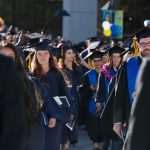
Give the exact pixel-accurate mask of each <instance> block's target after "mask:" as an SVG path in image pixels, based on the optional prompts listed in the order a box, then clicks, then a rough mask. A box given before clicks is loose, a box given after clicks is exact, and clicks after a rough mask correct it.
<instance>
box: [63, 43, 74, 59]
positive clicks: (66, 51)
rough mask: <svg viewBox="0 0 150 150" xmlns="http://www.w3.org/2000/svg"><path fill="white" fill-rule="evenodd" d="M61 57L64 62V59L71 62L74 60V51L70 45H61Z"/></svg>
mask: <svg viewBox="0 0 150 150" xmlns="http://www.w3.org/2000/svg"><path fill="white" fill-rule="evenodd" d="M62 58H63V61H64V62H65V61H67V62H73V61H74V59H75V53H74V51H73V49H72V47H71V46H68V45H65V46H64V47H63V56H62Z"/></svg>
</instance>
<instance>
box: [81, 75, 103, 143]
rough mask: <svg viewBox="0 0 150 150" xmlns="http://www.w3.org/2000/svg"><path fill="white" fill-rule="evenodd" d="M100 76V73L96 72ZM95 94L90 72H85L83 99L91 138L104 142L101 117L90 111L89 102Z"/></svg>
mask: <svg viewBox="0 0 150 150" xmlns="http://www.w3.org/2000/svg"><path fill="white" fill-rule="evenodd" d="M96 76H97V78H98V73H96ZM92 96H93V91H92V90H91V89H90V82H89V78H88V74H85V78H84V82H83V87H82V101H83V105H84V108H85V117H86V119H85V123H86V127H87V131H88V134H89V137H90V139H91V140H92V141H93V143H95V142H102V140H103V134H104V133H103V128H102V126H101V121H100V118H99V117H95V116H94V115H93V114H91V113H89V103H90V100H91V98H92Z"/></svg>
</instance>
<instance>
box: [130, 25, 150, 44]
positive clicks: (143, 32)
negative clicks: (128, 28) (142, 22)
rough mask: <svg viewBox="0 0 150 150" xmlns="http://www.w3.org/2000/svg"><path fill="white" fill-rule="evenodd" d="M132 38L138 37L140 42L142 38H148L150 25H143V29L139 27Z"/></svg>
mask: <svg viewBox="0 0 150 150" xmlns="http://www.w3.org/2000/svg"><path fill="white" fill-rule="evenodd" d="M131 37H132V38H134V37H136V38H137V41H138V42H139V41H140V40H141V39H142V38H147V37H150V27H149V26H147V27H143V28H141V29H139V30H138V31H137V32H136V33H134V34H133V35H132V36H131Z"/></svg>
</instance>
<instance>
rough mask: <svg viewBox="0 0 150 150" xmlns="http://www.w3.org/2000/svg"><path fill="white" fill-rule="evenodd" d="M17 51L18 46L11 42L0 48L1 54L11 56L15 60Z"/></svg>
mask: <svg viewBox="0 0 150 150" xmlns="http://www.w3.org/2000/svg"><path fill="white" fill-rule="evenodd" d="M16 53H17V50H16V47H15V46H14V45H13V44H10V43H7V44H5V45H3V46H1V48H0V54H2V55H5V56H7V57H10V58H12V59H13V60H15V57H16Z"/></svg>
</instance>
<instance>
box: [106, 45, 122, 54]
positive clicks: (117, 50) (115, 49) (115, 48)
mask: <svg viewBox="0 0 150 150" xmlns="http://www.w3.org/2000/svg"><path fill="white" fill-rule="evenodd" d="M124 51H125V49H124V48H122V47H120V46H118V45H115V46H113V47H112V48H110V49H109V56H111V55H112V54H113V53H120V54H121V53H122V52H124Z"/></svg>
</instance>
